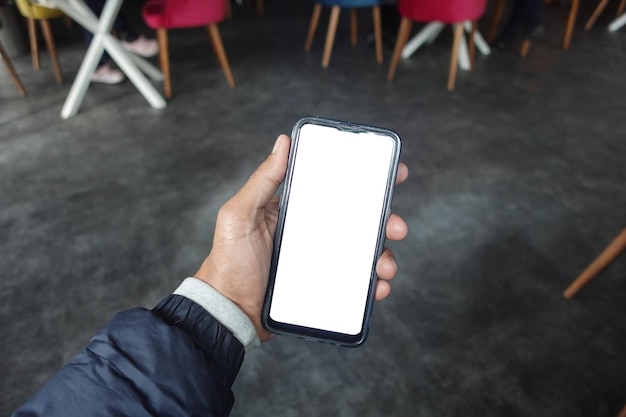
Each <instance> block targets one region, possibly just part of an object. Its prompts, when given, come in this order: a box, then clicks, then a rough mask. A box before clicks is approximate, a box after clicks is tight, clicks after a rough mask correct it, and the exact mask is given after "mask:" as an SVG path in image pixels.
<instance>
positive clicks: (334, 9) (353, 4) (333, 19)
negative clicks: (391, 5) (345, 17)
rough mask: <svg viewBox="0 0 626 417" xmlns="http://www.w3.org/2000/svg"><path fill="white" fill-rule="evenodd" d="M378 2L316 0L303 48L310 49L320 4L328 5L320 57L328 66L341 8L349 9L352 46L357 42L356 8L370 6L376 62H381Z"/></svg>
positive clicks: (326, 66)
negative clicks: (326, 24)
mask: <svg viewBox="0 0 626 417" xmlns="http://www.w3.org/2000/svg"><path fill="white" fill-rule="evenodd" d="M380 3H381V0H316V3H315V7H314V8H313V16H312V17H311V24H310V25H309V33H308V35H307V38H306V42H305V44H304V50H305V51H307V52H308V51H310V50H311V45H312V44H313V37H314V36H315V30H316V29H317V23H318V22H319V19H320V14H321V12H322V6H326V7H330V8H331V12H330V22H329V23H328V33H327V34H326V45H325V46H324V55H323V57H322V67H323V68H328V64H329V63H330V55H331V53H332V51H333V44H334V42H335V33H336V32H337V23H338V22H339V14H340V12H341V9H342V8H349V9H350V33H351V43H352V46H355V45H356V44H357V10H356V9H357V8H362V7H371V8H372V13H373V17H374V39H375V42H376V62H378V63H379V64H381V63H382V62H383V47H382V39H381V38H382V35H381V24H380Z"/></svg>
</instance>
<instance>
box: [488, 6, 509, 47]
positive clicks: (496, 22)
mask: <svg viewBox="0 0 626 417" xmlns="http://www.w3.org/2000/svg"><path fill="white" fill-rule="evenodd" d="M505 2H506V0H498V4H497V5H496V11H495V13H494V15H493V20H492V21H491V29H490V30H489V36H488V38H487V40H488V42H489V43H492V42H493V41H495V40H496V36H498V29H499V28H500V22H501V21H502V15H503V14H504V6H506V3H505Z"/></svg>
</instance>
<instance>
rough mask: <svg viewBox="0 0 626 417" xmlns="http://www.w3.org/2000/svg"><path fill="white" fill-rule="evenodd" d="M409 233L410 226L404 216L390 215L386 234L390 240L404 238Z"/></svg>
mask: <svg viewBox="0 0 626 417" xmlns="http://www.w3.org/2000/svg"><path fill="white" fill-rule="evenodd" d="M408 233H409V227H408V226H407V224H406V222H405V221H404V220H403V219H402V217H400V216H398V215H397V214H392V215H391V216H389V220H388V221H387V228H386V229H385V235H386V237H387V239H389V240H402V239H404V238H405V237H406V235H407V234H408Z"/></svg>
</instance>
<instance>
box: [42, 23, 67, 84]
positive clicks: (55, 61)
mask: <svg viewBox="0 0 626 417" xmlns="http://www.w3.org/2000/svg"><path fill="white" fill-rule="evenodd" d="M39 24H40V25H41V31H42V32H43V38H44V40H45V41H46V47H47V48H48V53H49V54H50V59H51V60H52V68H53V69H54V76H55V78H56V80H57V83H59V84H62V83H63V75H62V74H61V66H60V65H59V57H58V55H57V49H56V47H55V45H54V38H53V37H52V29H50V22H49V21H48V20H47V19H42V20H40V21H39Z"/></svg>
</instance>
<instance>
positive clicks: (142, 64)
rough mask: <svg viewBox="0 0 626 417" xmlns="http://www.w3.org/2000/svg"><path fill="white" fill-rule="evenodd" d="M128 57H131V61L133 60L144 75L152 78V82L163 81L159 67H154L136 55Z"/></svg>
mask: <svg viewBox="0 0 626 417" xmlns="http://www.w3.org/2000/svg"><path fill="white" fill-rule="evenodd" d="M127 55H128V56H129V57H130V59H132V60H133V62H134V63H135V65H137V67H138V68H139V69H140V70H141V71H142V72H143V73H144V74H146V75H147V76H148V77H150V79H151V80H152V81H155V82H162V81H163V73H162V72H161V71H160V70H159V69H158V68H157V67H155V66H154V65H152V64H151V63H149V62H148V61H146V60H145V59H143V58H142V57H140V56H139V55H135V54H127Z"/></svg>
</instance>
